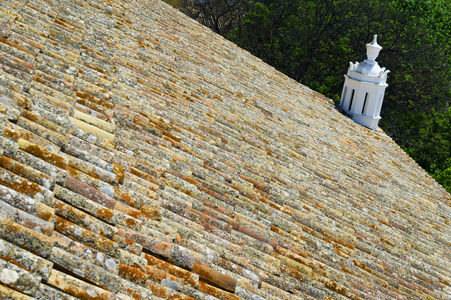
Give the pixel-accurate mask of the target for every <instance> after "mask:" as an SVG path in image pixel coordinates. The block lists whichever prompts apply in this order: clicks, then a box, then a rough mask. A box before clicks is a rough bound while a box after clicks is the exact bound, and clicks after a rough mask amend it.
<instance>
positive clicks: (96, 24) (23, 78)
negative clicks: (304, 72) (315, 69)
mask: <svg viewBox="0 0 451 300" xmlns="http://www.w3.org/2000/svg"><path fill="white" fill-rule="evenodd" d="M0 32H1V36H2V38H1V39H0V65H1V66H0V69H1V70H0V83H1V84H0V154H1V155H2V156H1V158H0V200H1V203H2V205H1V206H2V211H3V212H4V213H3V216H0V223H1V224H0V238H1V239H2V240H0V244H2V245H3V246H2V247H0V248H1V249H0V259H3V260H5V261H7V262H5V264H8V263H12V267H11V268H13V269H14V268H18V266H19V267H20V268H19V269H20V270H19V269H14V270H17V272H19V271H20V272H28V271H30V272H31V273H24V274H31V276H35V275H37V276H39V277H42V279H43V281H41V283H40V282H39V280H38V281H33V280H34V279H32V278H31V277H26V276H28V275H26V276H25V277H24V278H29V281H30V283H24V284H22V283H20V284H19V283H18V284H17V285H15V283H12V282H11V283H5V282H3V281H2V283H0V293H1V294H2V296H3V297H10V298H18V299H21V298H23V299H26V298H27V297H28V296H27V295H26V294H24V293H28V295H32V296H34V297H36V298H37V299H70V300H72V299H74V298H82V299H90V298H92V299H96V298H102V299H130V298H133V299H161V298H175V299H192V298H195V299H205V300H212V299H238V298H243V299H252V300H260V299H344V298H352V299H410V298H412V299H423V298H428V297H429V298H431V299H433V298H435V299H447V298H449V295H450V292H449V286H450V282H451V274H450V273H449V268H447V266H448V265H449V258H448V257H450V255H451V252H450V250H449V249H450V247H449V246H450V245H451V244H450V241H449V240H450V236H449V234H448V232H449V230H448V229H449V226H450V222H451V221H450V220H451V209H450V208H449V201H450V200H451V196H450V195H449V194H448V193H446V192H445V191H444V190H443V188H441V187H440V186H438V185H437V184H436V183H435V181H433V180H432V178H431V177H430V176H428V175H426V173H425V172H424V171H422V170H420V169H419V167H418V165H417V164H415V163H414V162H413V161H412V160H411V159H410V158H409V157H408V156H407V155H406V154H405V153H403V152H402V151H401V150H400V148H399V147H398V146H397V145H395V144H394V143H393V141H391V140H390V139H389V138H388V137H387V136H386V135H385V134H384V133H383V132H381V131H380V130H377V131H369V130H366V129H363V128H362V127H360V126H358V125H355V124H354V123H352V122H351V121H349V120H348V119H347V118H344V117H343V116H341V115H340V114H338V113H337V112H336V111H335V110H334V109H333V106H332V105H331V102H330V101H329V100H328V99H325V98H324V96H322V95H320V94H318V93H316V92H314V91H311V90H310V89H308V88H306V87H303V86H301V85H299V84H297V83H295V82H294V81H292V80H291V79H289V78H287V77H285V76H283V75H281V74H280V73H279V72H277V71H275V70H274V69H273V68H271V67H269V66H267V65H265V64H264V63H262V62H261V60H259V59H256V58H255V57H252V56H251V55H250V54H249V53H247V52H245V51H242V50H241V49H239V48H238V47H237V46H236V45H233V44H231V43H229V42H228V41H226V40H225V39H223V38H221V37H219V36H217V35H215V34H213V33H212V32H211V31H209V30H208V29H205V28H204V27H202V26H200V25H199V24H198V23H195V22H193V21H191V20H190V19H188V18H186V17H185V16H183V15H182V14H181V13H179V12H177V11H175V10H173V9H172V8H170V7H169V6H168V5H166V4H164V3H162V2H160V1H157V0H151V1H150V2H145V3H144V2H142V1H141V0H136V1H135V0H134V1H132V2H117V1H108V2H107V3H106V2H105V3H103V2H96V1H91V0H90V1H84V0H82V1H78V0H77V1H66V2H64V3H63V2H59V1H51V0H49V1H40V0H33V1H27V2H23V1H14V0H4V1H2V2H1V3H0ZM55 214H56V215H55ZM30 228H31V229H30ZM40 232H45V233H46V234H48V235H49V236H47V235H44V234H41V233H40ZM32 253H33V254H32ZM5 266H6V265H5ZM7 266H8V270H6V271H4V272H11V270H13V269H11V268H10V267H9V266H10V265H7ZM196 273H197V274H196ZM5 274H6V273H5ZM8 274H9V273H8ZM33 274H35V275H33ZM13 277H14V276H13ZM5 278H6V277H5V276H2V280H3V279H5ZM25 280H26V279H25ZM33 282H34V283H33ZM26 284H31V286H32V287H31V288H30V286H27V285H26Z"/></svg>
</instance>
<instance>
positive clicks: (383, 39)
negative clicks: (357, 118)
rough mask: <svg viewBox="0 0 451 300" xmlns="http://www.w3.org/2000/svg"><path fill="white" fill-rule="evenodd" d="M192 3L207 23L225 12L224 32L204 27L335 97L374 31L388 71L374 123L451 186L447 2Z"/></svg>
mask: <svg viewBox="0 0 451 300" xmlns="http://www.w3.org/2000/svg"><path fill="white" fill-rule="evenodd" d="M190 1H201V0H190ZM196 3H197V8H196V9H197V11H202V12H203V13H204V14H206V15H208V14H210V15H211V16H210V18H212V19H213V20H216V19H218V18H220V17H224V16H227V17H224V18H225V19H227V21H225V20H222V21H221V22H222V24H228V25H227V26H225V25H222V27H223V28H225V29H226V30H223V29H218V26H217V25H211V23H213V24H214V23H215V22H213V21H212V22H210V23H208V22H206V21H203V22H204V24H206V25H208V26H210V27H212V28H213V29H214V30H215V31H216V32H219V33H221V34H223V35H225V36H226V37H227V38H229V39H230V40H232V41H233V42H235V43H237V44H238V45H239V46H241V47H243V48H244V49H246V50H248V51H250V52H251V53H253V54H254V55H256V56H258V57H260V58H261V59H262V60H264V61H265V62H267V63H268V64H270V65H272V66H274V67H276V68H277V69H279V70H280V71H282V72H283V73H285V74H286V75H288V76H290V77H292V78H294V79H295V80H297V81H299V82H301V83H303V84H305V85H307V86H309V87H310V88H312V89H315V90H317V91H319V92H321V93H323V94H325V95H326V96H328V97H330V98H332V99H334V100H335V101H337V102H338V101H339V95H340V94H341V89H342V87H343V74H344V73H345V72H346V69H347V66H348V62H349V61H351V60H353V61H355V60H357V61H362V60H363V59H365V44H366V42H369V41H371V39H372V36H373V34H376V33H377V34H378V37H379V38H378V40H379V43H380V44H381V45H382V46H383V49H382V51H381V53H380V56H379V58H378V62H379V64H380V65H381V66H383V67H386V68H387V69H389V70H390V71H391V73H390V74H389V77H388V83H389V87H388V88H387V93H386V96H385V100H384V104H383V108H382V112H381V115H382V120H381V122H380V126H381V127H382V128H383V129H384V130H385V132H386V133H387V134H389V135H390V136H391V137H392V138H393V139H394V140H395V141H396V142H397V143H398V144H399V145H401V146H402V147H403V148H404V149H405V150H406V152H407V153H409V154H410V155H411V156H412V157H413V158H414V159H415V160H416V161H417V162H418V163H419V164H420V165H421V166H422V167H423V168H425V169H426V170H427V171H428V172H430V173H431V174H432V175H433V176H434V177H435V178H436V179H437V180H439V182H441V183H442V184H444V185H445V186H446V187H447V188H448V189H449V190H451V130H450V129H451V128H450V122H451V121H450V120H451V113H450V111H449V109H450V96H451V68H450V64H451V56H450V50H451V39H450V37H451V1H450V0H365V1H362V0H248V1H246V0H203V1H202V2H196ZM202 9H203V10H202ZM207 9H208V12H206V10H207ZM231 10H233V13H232V12H231ZM224 11H227V13H226V14H224ZM215 14H216V17H215V16H213V15H215ZM232 19H233V20H232ZM200 21H201V22H202V20H200ZM221 22H219V23H221ZM216 23H217V22H216ZM219 27H221V26H219Z"/></svg>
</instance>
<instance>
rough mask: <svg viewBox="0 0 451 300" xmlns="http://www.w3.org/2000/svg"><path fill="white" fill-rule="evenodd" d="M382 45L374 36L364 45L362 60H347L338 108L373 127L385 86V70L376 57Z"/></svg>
mask: <svg viewBox="0 0 451 300" xmlns="http://www.w3.org/2000/svg"><path fill="white" fill-rule="evenodd" d="M381 49H382V47H381V46H379V45H378V44H377V35H375V36H374V40H373V41H372V42H371V43H370V44H366V55H367V57H368V58H367V59H365V60H364V61H363V62H362V63H358V62H356V63H352V62H349V68H348V73H347V74H346V75H345V84H344V87H343V92H342V94H341V101H340V107H341V108H342V109H343V110H344V111H345V112H346V113H347V114H348V115H349V116H350V117H351V119H353V120H354V121H355V122H357V123H359V124H361V125H363V126H366V127H368V128H370V129H373V130H376V129H377V124H378V123H379V120H380V119H381V117H380V112H381V107H382V101H383V99H384V93H385V88H386V87H387V86H388V84H387V83H386V81H387V74H388V72H390V71H388V70H385V68H381V67H379V64H378V63H377V62H376V58H377V56H378V55H379V52H380V51H381Z"/></svg>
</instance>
